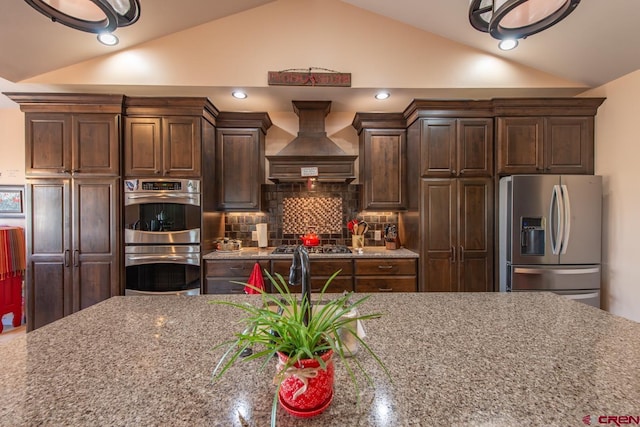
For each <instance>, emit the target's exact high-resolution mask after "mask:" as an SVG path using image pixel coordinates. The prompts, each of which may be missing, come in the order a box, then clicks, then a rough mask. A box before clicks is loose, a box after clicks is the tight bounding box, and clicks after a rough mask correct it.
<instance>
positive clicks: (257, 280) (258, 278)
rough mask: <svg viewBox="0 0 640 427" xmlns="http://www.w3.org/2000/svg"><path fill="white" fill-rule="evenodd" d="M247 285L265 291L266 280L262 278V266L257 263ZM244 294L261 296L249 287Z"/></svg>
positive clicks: (245, 288) (246, 287)
mask: <svg viewBox="0 0 640 427" xmlns="http://www.w3.org/2000/svg"><path fill="white" fill-rule="evenodd" d="M247 284H249V285H253V286H255V287H256V288H258V289H262V290H263V291H264V278H263V277H262V271H261V269H260V264H258V263H257V262H256V264H255V265H254V266H253V271H252V272H251V276H249V280H248V281H247ZM244 293H245V294H259V293H260V292H258V291H256V290H255V289H252V288H250V287H248V286H245V287H244Z"/></svg>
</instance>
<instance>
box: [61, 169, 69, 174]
mask: <svg viewBox="0 0 640 427" xmlns="http://www.w3.org/2000/svg"><path fill="white" fill-rule="evenodd" d="M60 173H71V171H70V170H69V169H60Z"/></svg>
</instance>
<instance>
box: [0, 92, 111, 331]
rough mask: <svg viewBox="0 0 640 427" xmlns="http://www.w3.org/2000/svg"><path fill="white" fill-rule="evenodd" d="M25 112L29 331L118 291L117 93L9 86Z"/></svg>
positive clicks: (26, 282)
mask: <svg viewBox="0 0 640 427" xmlns="http://www.w3.org/2000/svg"><path fill="white" fill-rule="evenodd" d="M8 96H9V97H10V98H11V99H13V100H14V101H15V102H17V103H18V104H20V109H21V110H22V111H23V112H24V113H25V142H26V147H25V152H26V162H25V166H26V168H25V171H26V177H27V186H26V204H25V206H26V209H25V217H26V228H27V232H26V235H27V242H26V244H27V248H26V249H27V264H28V266H27V274H26V280H25V284H26V301H25V305H26V312H27V329H28V330H29V331H31V330H34V329H36V328H39V327H41V326H43V325H46V324H47V323H50V322H53V321H55V320H57V319H59V318H61V317H63V316H66V315H69V314H71V313H74V312H76V311H78V310H81V309H83V308H86V307H89V306H90V305H93V304H95V303H97V302H100V301H102V300H105V299H107V298H109V297H111V296H113V295H121V294H122V292H123V289H122V285H121V283H122V272H121V271H120V268H121V257H122V250H121V246H122V245H121V237H120V233H121V224H120V209H121V200H120V194H121V191H122V188H121V180H120V174H121V169H120V161H121V137H120V131H121V129H120V120H121V117H122V110H123V103H124V96H123V95H97V94H64V93H58V94H56V93H53V94H47V93H11V94H8Z"/></svg>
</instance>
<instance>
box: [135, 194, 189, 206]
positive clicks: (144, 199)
mask: <svg viewBox="0 0 640 427" xmlns="http://www.w3.org/2000/svg"><path fill="white" fill-rule="evenodd" d="M159 200H170V201H171V202H173V203H180V204H183V205H194V206H200V194H184V193H181V194H175V193H164V194H148V193H146V194H127V196H126V198H125V205H135V204H141V203H156V202H158V201H159Z"/></svg>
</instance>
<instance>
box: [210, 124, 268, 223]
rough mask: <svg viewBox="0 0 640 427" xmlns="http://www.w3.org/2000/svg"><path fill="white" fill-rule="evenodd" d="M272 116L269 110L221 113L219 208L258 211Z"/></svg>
mask: <svg viewBox="0 0 640 427" xmlns="http://www.w3.org/2000/svg"><path fill="white" fill-rule="evenodd" d="M269 127H271V119H270V118H269V115H268V114H267V113H231V112H221V113H220V115H219V116H218V119H217V131H216V149H215V157H216V158H215V162H216V168H215V169H216V182H215V185H216V188H217V200H218V203H217V209H218V210H219V211H226V212H234V211H238V212H251V211H259V210H260V209H261V208H262V204H261V196H262V194H261V186H262V184H263V183H264V162H265V157H264V144H265V136H266V134H267V129H269Z"/></svg>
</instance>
